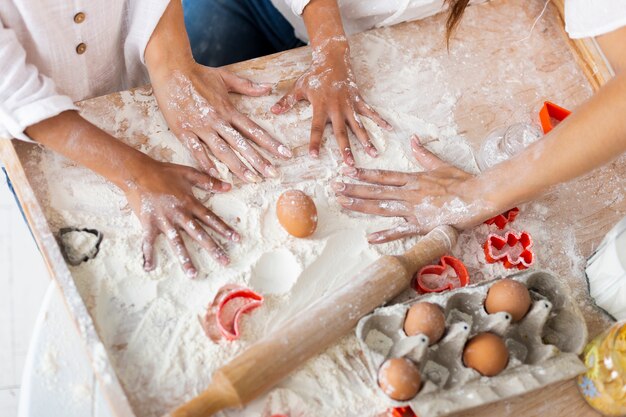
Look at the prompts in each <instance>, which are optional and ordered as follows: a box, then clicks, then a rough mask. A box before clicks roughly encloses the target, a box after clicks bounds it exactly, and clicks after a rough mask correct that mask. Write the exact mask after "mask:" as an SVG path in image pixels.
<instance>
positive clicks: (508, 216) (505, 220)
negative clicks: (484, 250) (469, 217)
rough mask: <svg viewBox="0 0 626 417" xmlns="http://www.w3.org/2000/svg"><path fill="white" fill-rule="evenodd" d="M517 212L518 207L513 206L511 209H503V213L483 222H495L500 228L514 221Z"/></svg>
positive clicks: (489, 223)
mask: <svg viewBox="0 0 626 417" xmlns="http://www.w3.org/2000/svg"><path fill="white" fill-rule="evenodd" d="M518 214H519V209H518V208H517V207H513V208H512V209H511V210H508V211H505V212H504V213H502V214H498V215H497V216H495V217H492V218H490V219H489V220H487V221H485V224H488V225H492V224H495V225H496V227H497V228H498V229H500V230H502V229H504V227H505V226H506V225H507V224H509V223H512V222H513V221H515V219H516V218H517V215H518Z"/></svg>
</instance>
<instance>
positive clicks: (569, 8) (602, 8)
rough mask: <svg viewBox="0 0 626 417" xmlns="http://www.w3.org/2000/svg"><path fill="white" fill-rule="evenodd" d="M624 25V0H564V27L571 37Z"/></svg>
mask: <svg viewBox="0 0 626 417" xmlns="http://www.w3.org/2000/svg"><path fill="white" fill-rule="evenodd" d="M623 26H626V0H565V29H566V30H567V33H568V34H569V36H570V37H571V38H573V39H579V38H590V37H592V36H599V35H604V34H605V33H609V32H612V31H614V30H616V29H619V28H621V27H623Z"/></svg>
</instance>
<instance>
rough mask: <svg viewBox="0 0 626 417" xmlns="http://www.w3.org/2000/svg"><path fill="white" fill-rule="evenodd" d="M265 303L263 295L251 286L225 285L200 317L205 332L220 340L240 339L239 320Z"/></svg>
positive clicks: (210, 336)
mask: <svg viewBox="0 0 626 417" xmlns="http://www.w3.org/2000/svg"><path fill="white" fill-rule="evenodd" d="M262 304H263V296H261V295H259V294H257V293H256V292H254V291H252V290H251V289H249V288H245V287H241V286H239V285H232V284H229V285H225V286H224V287H222V288H220V290H219V291H218V292H217V295H216V296H215V299H214V300H213V302H212V303H211V305H209V307H208V308H207V312H206V315H205V317H204V320H203V319H200V323H201V324H202V328H203V329H204V332H205V333H206V335H207V336H208V337H209V339H211V340H213V341H214V342H218V341H219V340H220V339H222V338H224V339H226V340H230V341H232V340H237V339H239V336H240V333H239V321H240V319H241V317H242V315H244V314H245V313H248V312H250V311H252V310H254V309H256V308H258V307H260V306H261V305H262Z"/></svg>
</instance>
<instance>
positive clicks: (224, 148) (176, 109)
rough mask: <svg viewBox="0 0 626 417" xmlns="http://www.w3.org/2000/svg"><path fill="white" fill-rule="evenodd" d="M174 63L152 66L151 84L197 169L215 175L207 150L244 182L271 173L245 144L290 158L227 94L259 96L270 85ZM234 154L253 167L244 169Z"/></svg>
mask: <svg viewBox="0 0 626 417" xmlns="http://www.w3.org/2000/svg"><path fill="white" fill-rule="evenodd" d="M180 67H182V68H183V69H182V70H181V69H175V70H172V71H169V70H165V71H161V72H158V71H156V70H153V71H152V72H151V78H152V86H153V89H154V94H155V96H156V98H157V101H158V103H159V106H160V108H161V111H162V113H163V116H164V117H165V120H166V121H167V123H168V125H169V126H170V129H172V132H173V133H174V134H175V135H176V137H177V138H178V139H179V140H180V141H181V142H182V143H183V144H184V145H185V146H186V147H187V148H188V149H189V151H190V152H191V154H192V155H193V156H194V158H195V159H196V160H197V161H198V163H199V164H200V167H201V168H202V170H203V171H204V172H207V173H209V174H211V175H212V176H214V177H217V176H218V171H217V169H216V168H215V165H214V163H213V161H212V160H211V158H210V157H209V154H213V156H215V157H216V158H217V159H218V160H220V161H222V162H223V163H224V164H226V165H227V166H228V168H229V169H230V171H231V172H232V173H233V174H235V175H236V176H237V177H238V178H240V179H241V180H242V181H244V182H248V183H253V182H259V181H261V176H263V177H272V178H274V177H277V176H278V171H277V170H276V168H274V166H272V164H271V163H270V162H269V161H268V160H267V159H266V158H264V157H263V156H262V155H261V153H260V152H259V151H258V150H257V149H255V147H254V146H252V145H251V142H254V143H255V144H256V145H258V146H259V147H260V148H263V149H265V150H266V151H268V152H269V153H270V154H272V155H274V156H277V157H280V158H283V159H289V158H291V156H292V153H291V151H290V150H289V148H287V147H286V146H284V145H283V144H281V143H280V142H278V141H277V140H275V139H274V138H272V137H271V136H270V134H269V133H267V132H266V131H265V130H264V129H263V128H261V127H260V126H259V125H257V124H256V123H255V122H253V121H252V120H250V119H249V118H248V117H246V116H244V115H243V114H241V113H239V111H237V109H236V108H235V107H234V106H233V105H232V103H231V102H230V100H229V97H228V93H229V92H236V93H241V94H246V95H249V96H261V95H265V94H268V93H269V92H270V91H271V88H272V87H271V86H270V85H260V84H256V83H253V82H252V81H250V80H247V79H244V78H241V77H239V76H237V75H235V74H233V73H231V72H229V71H227V70H224V69H216V68H209V67H205V66H202V65H199V64H196V63H195V62H191V63H189V64H187V65H181V66H180ZM155 72H156V74H155ZM236 152H238V153H239V154H240V155H241V156H242V157H243V158H244V159H245V160H247V161H248V162H249V163H250V165H251V166H252V167H253V169H249V168H248V167H247V166H246V165H245V164H244V163H243V162H242V161H241V160H240V159H239V157H238V155H237V153H236ZM259 174H260V175H261V176H259Z"/></svg>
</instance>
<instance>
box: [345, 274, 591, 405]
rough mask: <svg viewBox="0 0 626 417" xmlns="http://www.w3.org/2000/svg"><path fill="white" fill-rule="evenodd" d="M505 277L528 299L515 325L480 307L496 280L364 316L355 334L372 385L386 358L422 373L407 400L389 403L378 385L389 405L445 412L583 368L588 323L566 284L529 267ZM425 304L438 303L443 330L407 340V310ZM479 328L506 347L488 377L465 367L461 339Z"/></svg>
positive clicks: (499, 397)
mask: <svg viewBox="0 0 626 417" xmlns="http://www.w3.org/2000/svg"><path fill="white" fill-rule="evenodd" d="M509 278H512V279H514V280H516V281H519V282H521V283H523V284H525V285H526V286H527V288H528V289H529V291H530V295H531V299H532V305H531V308H530V310H529V312H528V313H527V314H526V316H525V317H524V318H523V319H522V320H521V321H519V322H517V323H512V322H511V316H510V315H509V314H508V313H504V312H501V313H496V314H491V315H490V314H488V313H487V312H486V311H485V309H484V305H483V304H484V300H485V297H486V296H487V291H488V290H489V287H490V286H491V285H492V284H494V283H495V282H496V281H497V280H494V281H488V282H483V283H480V284H476V285H472V286H469V287H464V288H458V289H455V290H452V291H448V292H444V293H437V294H428V295H424V296H421V297H418V298H415V299H412V300H409V301H405V302H402V303H399V304H394V305H390V306H386V307H381V308H379V309H377V310H376V311H374V312H373V313H372V314H370V315H368V316H366V317H364V318H363V319H361V321H360V322H359V324H358V326H357V330H356V334H357V338H358V340H359V343H360V344H361V347H362V348H363V351H364V353H365V356H366V358H367V361H368V364H369V367H370V369H371V372H370V373H371V377H372V379H373V383H374V384H376V386H378V383H377V373H378V369H379V368H380V366H381V365H382V364H383V362H384V361H385V360H386V359H389V358H394V357H406V358H409V359H411V360H412V361H413V362H415V363H416V364H417V366H418V367H419V369H420V373H421V376H422V388H421V390H420V392H419V393H418V394H417V395H416V396H415V397H414V398H413V399H411V400H410V401H408V402H397V401H393V400H391V399H390V398H389V397H387V396H386V395H385V394H384V393H383V391H382V390H381V389H380V388H379V389H378V393H379V395H382V396H384V397H385V398H386V400H387V401H388V403H389V405H390V406H393V407H400V406H406V405H409V406H411V408H412V409H413V411H415V413H416V414H417V415H419V416H420V417H433V416H442V415H446V414H450V413H454V412H459V411H462V410H466V409H469V408H473V407H477V406H480V405H484V404H488V403H491V402H494V401H499V400H503V399H505V398H510V397H513V396H517V395H521V394H524V393H526V392H529V391H533V390H536V389H538V388H541V387H544V386H546V385H549V384H552V383H554V382H557V381H561V380H566V379H571V378H573V377H575V376H576V375H578V374H580V373H582V372H584V371H585V366H584V365H583V363H582V362H581V361H580V359H579V358H578V355H579V354H580V353H581V352H582V350H583V348H584V346H585V344H586V342H587V327H586V325H585V321H584V319H583V317H582V315H581V313H580V311H579V310H578V308H577V307H576V305H575V304H574V302H573V298H572V297H571V296H570V292H569V288H567V287H566V286H564V285H563V284H562V283H560V282H559V281H558V280H557V279H556V278H555V277H554V276H552V275H550V274H549V273H547V272H532V271H527V272H522V273H519V274H516V275H513V276H510V277H509ZM423 301H428V302H430V303H435V304H438V305H439V306H441V307H442V308H443V311H444V313H445V316H446V333H445V334H444V336H443V338H442V339H441V340H440V341H439V342H438V343H436V344H434V345H432V346H428V344H429V341H428V337H427V336H425V335H422V334H419V335H416V336H411V337H409V336H407V335H406V334H405V333H404V330H403V325H404V318H405V316H406V313H407V310H408V309H409V307H410V306H411V305H412V304H414V303H416V302H423ZM482 332H492V333H495V334H498V335H500V336H501V337H503V339H504V341H505V344H506V346H507V348H508V350H509V362H508V364H507V367H506V368H505V369H504V370H503V371H502V372H501V373H500V374H498V375H496V376H493V377H483V376H481V375H480V374H479V373H478V372H477V371H475V370H474V369H470V368H467V367H465V366H464V365H463V360H462V354H463V348H464V347H465V344H466V342H467V341H468V339H470V338H471V337H473V336H474V335H476V334H478V333H482Z"/></svg>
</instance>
